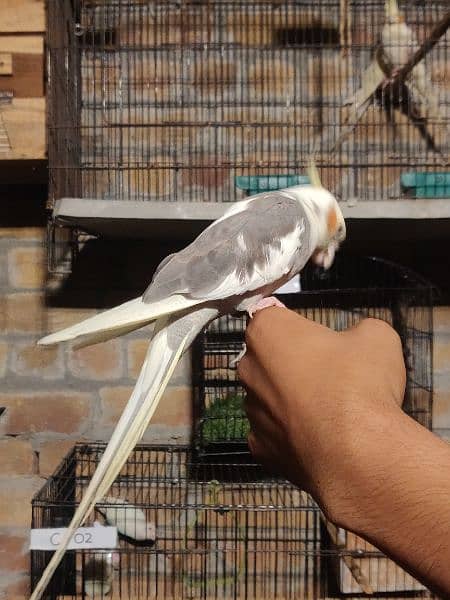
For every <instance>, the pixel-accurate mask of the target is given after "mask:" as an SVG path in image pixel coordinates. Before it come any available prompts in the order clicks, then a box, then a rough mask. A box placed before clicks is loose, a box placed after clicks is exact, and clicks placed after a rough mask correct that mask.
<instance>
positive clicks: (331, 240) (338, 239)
mask: <svg viewBox="0 0 450 600" xmlns="http://www.w3.org/2000/svg"><path fill="white" fill-rule="evenodd" d="M327 230H328V240H327V242H326V243H325V244H324V245H323V246H322V247H320V248H317V250H316V251H315V252H314V254H313V256H312V260H313V262H314V263H315V264H316V265H318V266H319V267H323V268H324V269H329V268H330V267H331V265H332V264H333V261H334V256H335V254H336V250H337V249H338V248H339V246H340V245H341V244H342V242H343V241H344V240H345V237H346V234H347V230H346V227H345V221H344V217H343V215H342V212H341V209H340V208H339V206H337V205H336V207H333V208H332V209H331V210H330V212H329V213H328V219H327Z"/></svg>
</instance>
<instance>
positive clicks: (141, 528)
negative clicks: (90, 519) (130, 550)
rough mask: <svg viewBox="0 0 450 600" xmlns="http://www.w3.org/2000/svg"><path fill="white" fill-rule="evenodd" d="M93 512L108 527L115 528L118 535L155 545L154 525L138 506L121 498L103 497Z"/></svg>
mask: <svg viewBox="0 0 450 600" xmlns="http://www.w3.org/2000/svg"><path fill="white" fill-rule="evenodd" d="M95 510H96V511H97V512H99V513H100V514H101V515H102V516H103V517H104V519H105V521H106V523H107V524H108V525H112V526H113V527H117V532H118V533H119V535H121V536H124V537H126V538H129V539H130V540H134V541H136V542H148V543H151V544H154V543H155V540H156V527H155V524H154V523H153V522H152V521H149V520H148V519H147V517H146V515H145V513H144V511H143V510H142V509H141V508H139V507H138V506H136V505H134V504H130V502H127V501H126V500H124V499H123V498H115V497H113V496H105V497H104V498H103V499H102V501H101V504H97V506H96V507H95Z"/></svg>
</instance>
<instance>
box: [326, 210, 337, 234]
mask: <svg viewBox="0 0 450 600" xmlns="http://www.w3.org/2000/svg"><path fill="white" fill-rule="evenodd" d="M337 226H338V219H337V214H336V211H335V210H334V208H332V209H331V210H330V211H329V213H328V217H327V228H328V233H329V234H330V237H332V236H333V234H334V233H335V231H336V229H337Z"/></svg>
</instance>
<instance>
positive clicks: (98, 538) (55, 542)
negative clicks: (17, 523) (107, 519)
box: [30, 526, 117, 550]
mask: <svg viewBox="0 0 450 600" xmlns="http://www.w3.org/2000/svg"><path fill="white" fill-rule="evenodd" d="M66 531H67V528H66V527H56V528H54V529H32V530H31V536H30V550H56V549H57V548H58V546H59V544H60V543H61V540H62V539H63V537H64V534H65V532H66ZM116 546H117V527H98V526H97V527H80V528H79V529H77V530H76V531H75V533H74V534H73V536H72V539H71V540H70V542H69V545H68V547H67V549H68V550H75V549H77V548H85V549H91V550H99V549H109V548H115V547H116Z"/></svg>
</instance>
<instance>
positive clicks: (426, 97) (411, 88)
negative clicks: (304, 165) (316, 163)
mask: <svg viewBox="0 0 450 600" xmlns="http://www.w3.org/2000/svg"><path fill="white" fill-rule="evenodd" d="M418 48H419V43H418V40H417V36H416V34H415V32H414V30H413V29H412V28H411V27H410V26H409V25H408V24H407V23H406V22H405V18H404V16H403V15H402V14H401V12H400V10H399V8H398V4H397V0H386V1H385V23H384V26H383V29H382V31H381V36H380V43H379V45H378V47H377V49H376V52H375V55H374V58H373V60H372V61H371V63H370V64H369V66H368V67H367V69H366V70H365V71H364V73H363V75H362V77H361V86H360V88H359V89H358V90H357V91H356V92H355V93H354V94H353V95H352V96H351V97H350V98H348V99H347V100H346V101H345V104H347V105H350V113H349V118H348V120H347V122H346V124H345V125H344V127H343V129H342V131H341V134H340V136H339V139H338V140H337V141H336V142H335V143H334V145H333V146H332V147H331V150H334V149H335V148H336V147H337V145H338V144H339V143H340V142H342V141H344V140H345V139H346V137H347V136H348V135H349V133H350V132H351V131H352V129H353V128H354V127H355V125H356V124H357V122H358V121H359V120H360V119H361V117H362V116H363V114H364V113H365V112H366V111H367V109H368V108H369V106H370V104H371V103H372V99H373V97H374V95H375V94H377V93H378V92H381V93H380V94H378V99H379V100H380V101H381V103H382V104H386V105H388V108H390V109H392V108H394V107H395V108H398V109H400V110H401V111H402V112H403V113H404V114H405V115H406V116H408V118H410V119H411V121H412V123H413V124H414V125H416V126H417V127H418V128H419V130H420V132H421V135H422V136H423V137H424V139H425V140H426V141H427V143H428V146H429V147H430V148H432V149H433V150H435V151H438V152H441V151H440V150H439V148H438V147H437V146H436V144H435V142H434V140H433V138H432V137H431V135H430V134H429V132H428V131H427V130H426V129H425V123H426V122H427V121H428V122H433V121H434V122H436V121H442V122H445V116H444V115H443V114H442V111H441V109H440V107H439V100H438V94H437V91H436V89H435V88H434V87H433V85H432V83H431V79H430V77H429V76H428V73H427V70H426V66H425V62H424V60H423V59H422V60H421V61H419V62H418V63H417V65H416V66H415V67H414V68H413V69H412V70H411V71H410V72H409V73H408V74H407V76H406V78H405V81H404V82H397V84H396V85H395V86H394V87H390V86H389V84H390V79H389V77H388V75H389V73H390V74H391V77H392V76H393V75H394V74H395V73H396V72H397V71H399V70H400V69H401V68H402V67H404V66H405V65H406V63H407V62H408V61H409V60H410V58H411V57H412V56H413V54H414V53H415V52H416V51H417V50H418Z"/></svg>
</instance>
